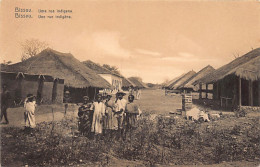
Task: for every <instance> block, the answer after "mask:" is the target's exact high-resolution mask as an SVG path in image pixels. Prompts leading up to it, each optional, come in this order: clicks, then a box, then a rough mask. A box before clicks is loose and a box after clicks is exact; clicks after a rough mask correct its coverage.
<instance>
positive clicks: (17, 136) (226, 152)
mask: <svg viewBox="0 0 260 167" xmlns="http://www.w3.org/2000/svg"><path fill="white" fill-rule="evenodd" d="M223 119H224V120H221V121H222V122H221V121H220V122H219V121H217V122H207V123H201V124H200V123H194V122H192V121H187V120H184V119H182V118H178V119H174V118H165V117H158V118H157V119H156V121H155V120H154V121H152V120H149V119H146V118H144V119H142V120H139V122H138V128H137V129H136V130H134V131H133V132H132V133H127V134H126V139H125V140H122V139H119V140H116V139H111V138H108V137H105V138H103V139H101V140H90V139H88V138H86V137H84V136H80V135H78V132H77V120H75V119H68V118H66V119H63V120H62V121H60V122H54V123H47V122H44V123H41V124H39V125H37V128H36V129H35V130H34V132H33V133H31V134H26V133H24V131H22V130H20V129H18V128H3V130H2V155H5V156H2V164H3V166H7V165H8V164H9V163H10V162H12V161H14V160H15V161H17V162H22V163H23V164H28V165H29V166H55V165H58V166H59V165H62V166H67V165H76V164H80V163H83V164H95V163H98V164H99V165H102V166H103V165H105V164H107V163H109V162H110V161H109V158H110V157H111V156H112V157H116V158H118V159H127V160H139V161H141V162H143V163H145V164H147V165H154V164H157V163H159V164H170V163H173V164H177V165H185V164H189V165H191V164H194V163H196V164H213V163H219V162H222V161H236V160H237V161H240V160H245V159H251V160H255V159H257V157H260V148H259V147H260V146H259V141H260V134H259V131H260V125H259V122H260V121H259V118H255V119H249V118H248V119H245V118H238V119H239V120H238V121H237V122H236V123H235V124H234V125H232V126H230V127H229V126H227V127H224V128H223V127H222V126H221V125H222V123H229V122H230V119H228V118H223Z"/></svg>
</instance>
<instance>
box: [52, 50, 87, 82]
mask: <svg viewBox="0 0 260 167" xmlns="http://www.w3.org/2000/svg"><path fill="white" fill-rule="evenodd" d="M50 55H51V56H52V57H54V58H55V59H56V60H58V61H59V62H60V63H61V64H62V65H63V66H65V67H66V68H67V69H69V70H70V71H72V72H75V73H77V74H79V75H80V76H81V77H83V79H84V80H85V81H86V82H87V83H88V84H90V82H89V81H88V80H87V79H86V78H85V76H83V75H82V74H81V73H79V72H78V71H76V70H73V69H72V68H71V67H69V66H67V65H66V64H65V63H63V61H62V60H61V59H60V58H59V56H64V55H56V54H55V53H54V54H50ZM72 57H73V56H72ZM90 85H91V84H90Z"/></svg>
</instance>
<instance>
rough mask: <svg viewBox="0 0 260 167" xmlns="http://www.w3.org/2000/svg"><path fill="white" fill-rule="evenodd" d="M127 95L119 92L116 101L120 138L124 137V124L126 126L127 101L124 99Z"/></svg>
mask: <svg viewBox="0 0 260 167" xmlns="http://www.w3.org/2000/svg"><path fill="white" fill-rule="evenodd" d="M124 95H125V93H124V92H117V94H116V96H117V97H116V101H115V116H116V118H117V123H118V134H119V135H120V137H122V136H123V132H124V131H123V124H124V116H125V107H126V103H127V101H126V100H125V99H123V96H124Z"/></svg>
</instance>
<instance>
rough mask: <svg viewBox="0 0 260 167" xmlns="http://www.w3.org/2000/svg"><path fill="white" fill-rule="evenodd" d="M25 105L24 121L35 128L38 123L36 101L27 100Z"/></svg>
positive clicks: (26, 124)
mask: <svg viewBox="0 0 260 167" xmlns="http://www.w3.org/2000/svg"><path fill="white" fill-rule="evenodd" d="M24 107H25V112H24V121H25V126H26V127H30V128H35V127H36V123H35V115H34V112H35V107H36V102H35V101H33V102H25V103H24Z"/></svg>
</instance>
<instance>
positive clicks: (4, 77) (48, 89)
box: [1, 71, 64, 105]
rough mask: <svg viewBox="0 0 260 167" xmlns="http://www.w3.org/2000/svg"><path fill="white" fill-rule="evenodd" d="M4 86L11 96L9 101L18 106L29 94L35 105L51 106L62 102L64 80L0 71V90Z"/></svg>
mask: <svg viewBox="0 0 260 167" xmlns="http://www.w3.org/2000/svg"><path fill="white" fill-rule="evenodd" d="M3 84H5V85H7V87H8V91H9V92H10V94H11V101H12V102H13V104H14V105H19V104H21V103H22V102H23V100H24V99H25V98H26V96H27V94H29V93H31V94H33V95H35V96H36V100H37V103H38V104H39V103H44V104H51V103H62V102H63V91H64V80H63V79H58V78H53V77H52V76H48V75H30V74H26V73H21V72H19V73H14V72H4V71H1V88H2V85H3Z"/></svg>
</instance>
